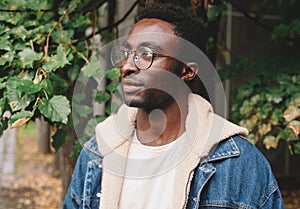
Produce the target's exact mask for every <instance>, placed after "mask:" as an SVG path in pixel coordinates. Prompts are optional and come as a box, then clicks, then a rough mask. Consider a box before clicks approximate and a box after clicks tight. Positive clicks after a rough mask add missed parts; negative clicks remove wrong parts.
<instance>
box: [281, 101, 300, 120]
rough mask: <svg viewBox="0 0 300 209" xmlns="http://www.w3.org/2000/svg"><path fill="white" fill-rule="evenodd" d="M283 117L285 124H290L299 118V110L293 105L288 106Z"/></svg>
mask: <svg viewBox="0 0 300 209" xmlns="http://www.w3.org/2000/svg"><path fill="white" fill-rule="evenodd" d="M283 117H284V119H285V120H286V122H290V121H292V120H294V119H296V118H298V117H300V108H299V107H297V106H294V105H291V106H289V107H288V108H287V109H286V110H285V111H284V113H283Z"/></svg>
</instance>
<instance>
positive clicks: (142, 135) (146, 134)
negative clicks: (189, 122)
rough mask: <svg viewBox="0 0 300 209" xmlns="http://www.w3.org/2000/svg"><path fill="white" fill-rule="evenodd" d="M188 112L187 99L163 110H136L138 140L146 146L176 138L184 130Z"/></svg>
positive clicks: (158, 144) (166, 142)
mask: <svg viewBox="0 0 300 209" xmlns="http://www.w3.org/2000/svg"><path fill="white" fill-rule="evenodd" d="M187 112H188V105H187V101H186V102H183V104H180V105H178V104H177V103H176V102H174V103H172V104H171V105H169V106H168V107H167V108H165V109H164V110H158V109H155V110H152V111H151V112H148V111H145V110H143V109H141V108H139V109H138V112H137V136H138V139H139V141H140V142H141V143H142V144H144V145H148V146H161V145H165V144H168V143H170V142H172V141H174V140H176V139H177V138H178V137H179V136H180V135H181V134H183V133H184V131H185V120H186V116H187Z"/></svg>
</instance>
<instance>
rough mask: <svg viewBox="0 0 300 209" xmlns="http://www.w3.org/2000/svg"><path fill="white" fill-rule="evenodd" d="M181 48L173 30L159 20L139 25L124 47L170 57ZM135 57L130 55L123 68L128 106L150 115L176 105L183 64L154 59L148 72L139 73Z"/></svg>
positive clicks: (133, 29) (170, 60) (148, 20)
mask: <svg viewBox="0 0 300 209" xmlns="http://www.w3.org/2000/svg"><path fill="white" fill-rule="evenodd" d="M178 45H179V44H178V40H177V36H175V35H174V31H173V26H172V25H171V24H170V23H168V22H165V21H162V20H159V19H143V20H141V21H139V22H138V23H136V24H135V25H134V26H133V28H132V29H131V31H130V33H129V37H128V38H127V40H126V41H125V43H124V46H125V47H126V48H127V49H130V50H137V49H139V48H140V47H147V48H148V49H151V51H153V52H154V53H156V54H163V55H168V56H171V57H172V55H173V56H174V55H176V53H177V50H178ZM133 56H134V54H130V55H129V57H128V59H127V60H125V61H124V62H123V63H122V66H121V73H122V80H121V81H122V82H121V84H122V90H123V95H124V99H125V103H126V104H127V105H129V106H133V107H138V108H143V109H145V110H148V111H151V110H153V109H165V108H166V107H167V106H168V105H170V103H172V102H174V98H173V97H174V96H176V92H177V91H178V88H179V86H180V83H182V81H181V79H180V78H179V77H178V75H179V74H180V72H181V68H182V66H183V64H182V63H180V62H179V61H177V60H175V59H173V58H171V57H166V56H164V57H161V56H158V57H153V62H152V65H151V66H150V67H149V68H148V69H139V68H137V66H136V65H135V63H134V57H133ZM170 95H172V96H170Z"/></svg>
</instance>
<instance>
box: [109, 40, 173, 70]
mask: <svg viewBox="0 0 300 209" xmlns="http://www.w3.org/2000/svg"><path fill="white" fill-rule="evenodd" d="M131 54H133V63H134V65H135V66H136V67H137V68H138V69H139V70H146V69H148V68H150V67H151V65H152V63H153V60H154V57H170V56H168V55H164V54H158V53H154V52H153V51H152V49H150V48H148V47H139V48H137V49H136V50H133V49H128V48H126V47H124V46H115V47H114V48H113V49H112V51H111V62H112V64H113V65H114V66H115V67H121V66H122V65H123V64H124V62H125V61H126V60H127V59H128V57H129V56H130V55H131Z"/></svg>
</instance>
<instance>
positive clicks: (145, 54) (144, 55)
mask: <svg viewBox="0 0 300 209" xmlns="http://www.w3.org/2000/svg"><path fill="white" fill-rule="evenodd" d="M141 57H142V58H143V59H151V58H152V52H150V51H144V52H142V53H141Z"/></svg>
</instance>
